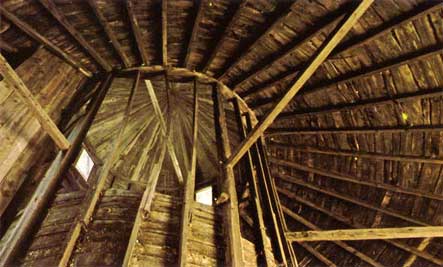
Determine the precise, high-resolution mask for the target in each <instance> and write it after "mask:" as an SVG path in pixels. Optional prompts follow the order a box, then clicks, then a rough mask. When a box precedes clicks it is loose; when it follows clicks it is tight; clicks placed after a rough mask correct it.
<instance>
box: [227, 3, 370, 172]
mask: <svg viewBox="0 0 443 267" xmlns="http://www.w3.org/2000/svg"><path fill="white" fill-rule="evenodd" d="M372 2H373V0H363V1H362V2H361V3H359V5H358V6H357V8H356V9H355V10H354V11H353V12H352V13H351V14H350V15H349V16H348V17H347V18H346V20H345V21H344V22H343V23H342V24H341V25H340V27H339V28H338V29H337V30H336V31H335V32H334V34H333V35H332V36H331V37H330V38H329V39H328V40H327V41H326V42H325V44H324V46H323V47H322V48H321V49H320V51H319V52H318V53H317V55H316V56H315V57H314V58H313V60H312V61H311V62H310V63H309V64H308V65H307V67H306V69H305V70H304V71H302V72H301V73H300V76H299V77H298V79H297V80H296V82H295V83H294V84H293V85H292V87H291V88H290V89H289V91H288V92H286V94H285V95H284V96H283V98H282V99H281V100H280V101H279V102H278V103H277V105H275V107H274V108H273V110H272V111H271V112H269V114H268V115H267V116H266V118H265V119H264V120H262V121H260V122H259V124H257V126H255V128H254V129H253V130H252V131H251V133H249V134H248V136H247V138H246V139H245V140H244V141H242V142H241V143H240V145H239V147H238V148H237V149H236V150H235V151H234V153H233V154H232V156H231V157H230V158H229V160H228V161H227V162H226V164H227V165H235V164H236V163H237V162H238V161H239V160H240V159H241V158H242V157H243V155H244V154H245V153H246V152H247V151H248V150H249V149H250V148H251V146H252V145H253V144H254V143H255V142H256V141H257V139H258V138H260V136H261V135H262V134H263V132H264V131H265V130H266V129H267V128H268V127H269V126H270V125H271V124H272V123H273V121H274V120H275V118H277V116H278V114H280V112H282V111H283V109H284V108H285V107H286V105H287V104H289V102H290V101H291V100H292V98H293V97H294V96H295V94H297V92H298V91H299V90H300V89H301V88H302V87H303V85H304V84H305V83H306V82H307V81H308V79H309V78H310V77H311V76H312V75H313V74H314V72H315V71H316V70H317V68H318V67H320V65H321V64H322V63H323V62H324V61H325V60H326V58H327V57H328V56H329V54H330V53H331V52H332V50H333V49H334V48H335V47H336V46H337V45H338V44H339V43H340V41H341V40H342V39H343V37H345V35H346V34H347V33H348V32H349V31H350V30H351V28H352V27H353V26H354V24H355V23H356V22H357V21H358V19H359V18H360V17H361V16H362V15H363V13H364V12H365V11H366V9H368V8H369V6H370V5H371V4H372Z"/></svg>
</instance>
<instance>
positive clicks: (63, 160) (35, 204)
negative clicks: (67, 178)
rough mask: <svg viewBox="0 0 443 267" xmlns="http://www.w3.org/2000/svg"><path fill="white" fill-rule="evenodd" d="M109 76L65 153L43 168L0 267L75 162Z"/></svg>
mask: <svg viewBox="0 0 443 267" xmlns="http://www.w3.org/2000/svg"><path fill="white" fill-rule="evenodd" d="M112 78H113V75H112V74H108V75H107V76H106V78H105V79H104V80H103V82H102V83H101V86H100V90H99V91H97V95H96V97H95V99H94V102H92V104H91V106H90V108H89V111H88V115H87V116H86V117H85V118H84V119H83V120H82V122H81V123H79V124H77V126H76V127H75V128H74V129H73V131H72V132H71V133H70V134H69V136H68V140H69V141H70V142H71V146H70V148H69V149H68V150H67V151H66V152H64V151H60V152H59V153H58V154H57V156H56V158H55V160H54V161H53V162H52V164H51V166H50V167H49V168H48V170H47V171H46V173H45V176H44V177H43V179H42V180H41V182H40V184H39V185H38V187H37V189H36V190H35V192H34V194H33V196H32V198H31V200H30V201H29V203H28V205H27V206H26V208H25V210H24V212H23V215H22V216H21V217H20V219H19V221H18V223H17V225H16V226H15V228H14V229H13V233H12V234H11V235H10V237H9V239H8V240H6V242H5V244H7V246H4V247H3V249H2V250H1V251H0V266H8V265H9V264H11V263H12V260H13V257H14V256H15V255H16V253H17V252H18V251H20V248H21V245H22V244H23V242H24V241H26V239H27V237H28V236H29V234H30V233H31V231H32V230H33V226H35V225H36V223H37V221H38V219H39V217H40V215H41V214H42V213H43V211H44V209H45V207H46V206H47V204H48V202H49V200H50V199H51V198H52V197H53V195H54V193H55V190H56V188H57V185H58V183H59V182H60V181H61V179H62V178H63V175H64V174H65V172H66V171H67V170H68V169H69V167H70V166H71V164H72V163H73V162H74V161H75V159H76V157H77V155H78V153H79V151H80V149H81V146H82V142H83V140H84V138H85V136H86V133H87V132H88V130H89V128H90V126H91V124H92V121H93V120H94V118H95V115H96V114H97V111H98V109H99V107H100V105H101V103H102V102H103V99H104V98H105V95H106V93H107V92H108V89H109V86H110V84H111V81H112Z"/></svg>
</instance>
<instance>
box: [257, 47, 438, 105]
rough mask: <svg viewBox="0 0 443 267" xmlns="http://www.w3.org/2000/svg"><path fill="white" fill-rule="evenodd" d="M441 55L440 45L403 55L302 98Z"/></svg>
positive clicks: (315, 88) (321, 86)
mask: <svg viewBox="0 0 443 267" xmlns="http://www.w3.org/2000/svg"><path fill="white" fill-rule="evenodd" d="M441 53H443V48H441V47H440V46H438V45H436V46H434V47H431V48H425V49H422V50H420V51H415V52H413V53H410V54H408V55H403V56H401V57H400V58H397V59H393V60H389V61H388V62H385V63H383V64H381V65H377V66H375V67H370V68H367V69H363V70H358V71H356V72H353V73H348V74H345V75H342V76H339V77H337V78H334V79H331V80H327V81H322V82H319V83H318V85H313V86H311V87H307V88H305V89H303V92H302V93H300V96H302V95H303V96H309V95H311V94H314V93H318V92H320V91H323V90H326V89H327V88H330V87H331V86H333V85H334V86H339V85H341V84H345V83H351V82H354V81H356V80H360V79H362V78H365V77H368V76H372V75H375V74H378V73H382V72H384V71H388V70H390V69H392V68H397V67H400V66H403V65H406V64H410V63H412V62H415V61H417V60H424V59H427V58H429V57H432V56H435V55H438V54H441ZM292 75H293V72H291V73H289V74H288V75H287V76H285V77H284V78H283V79H282V80H284V79H286V77H291V76H292ZM279 82H280V80H278V79H277V80H276V81H275V82H272V83H271V84H269V85H266V87H264V88H268V87H272V86H274V85H275V84H276V83H279ZM257 90H259V91H262V90H263V88H261V89H257ZM279 97H281V95H277V96H275V97H271V98H268V99H262V100H258V101H257V100H256V101H257V103H251V107H253V108H261V107H263V106H264V105H267V104H269V103H272V102H274V101H275V100H277V99H279Z"/></svg>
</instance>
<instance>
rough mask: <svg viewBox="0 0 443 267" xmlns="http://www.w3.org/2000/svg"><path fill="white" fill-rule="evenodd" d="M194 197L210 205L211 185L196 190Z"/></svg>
mask: <svg viewBox="0 0 443 267" xmlns="http://www.w3.org/2000/svg"><path fill="white" fill-rule="evenodd" d="M195 199H196V201H197V202H199V203H202V204H205V205H209V206H212V186H208V187H205V188H203V189H200V190H198V191H197V193H196V194H195Z"/></svg>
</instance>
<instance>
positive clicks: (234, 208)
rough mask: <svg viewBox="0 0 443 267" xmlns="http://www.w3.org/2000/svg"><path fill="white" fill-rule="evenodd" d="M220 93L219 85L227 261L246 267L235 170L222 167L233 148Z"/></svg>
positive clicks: (216, 89) (216, 100) (217, 110)
mask: <svg viewBox="0 0 443 267" xmlns="http://www.w3.org/2000/svg"><path fill="white" fill-rule="evenodd" d="M220 91H221V88H220V86H219V85H218V84H217V85H215V86H214V87H213V91H212V92H213V101H214V120H215V130H216V135H217V136H219V138H217V140H216V141H217V148H218V151H219V153H218V154H219V161H220V166H221V167H220V169H221V170H220V173H221V174H222V178H221V180H220V181H219V183H218V187H219V190H218V191H219V193H220V196H221V195H222V194H223V193H224V194H226V195H227V196H228V197H229V199H228V200H227V203H223V204H222V205H223V206H222V210H223V215H224V216H223V230H224V232H225V233H227V236H226V239H227V240H226V251H225V260H226V265H227V266H233V267H242V266H244V259H243V248H242V242H241V240H242V239H241V232H240V218H239V209H238V200H237V190H236V185H235V176H234V170H233V168H232V167H230V166H226V165H222V164H223V162H225V161H226V160H227V159H228V158H229V156H230V155H231V147H230V144H229V135H228V127H227V124H226V115H225V108H224V102H223V99H222V97H221V94H220Z"/></svg>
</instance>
